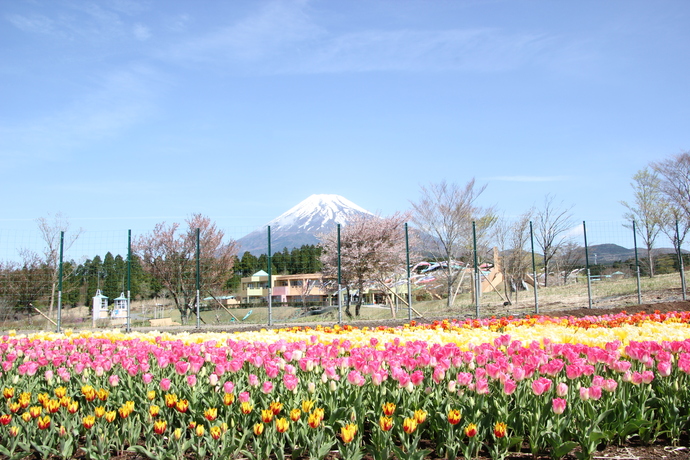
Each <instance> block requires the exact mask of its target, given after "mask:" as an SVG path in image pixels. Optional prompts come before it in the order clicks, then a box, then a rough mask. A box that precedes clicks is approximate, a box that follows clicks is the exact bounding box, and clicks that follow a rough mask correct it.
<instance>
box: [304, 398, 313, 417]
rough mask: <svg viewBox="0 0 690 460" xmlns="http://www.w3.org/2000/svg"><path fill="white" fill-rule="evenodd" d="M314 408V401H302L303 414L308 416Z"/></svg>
mask: <svg viewBox="0 0 690 460" xmlns="http://www.w3.org/2000/svg"><path fill="white" fill-rule="evenodd" d="M313 407H314V401H313V400H311V399H307V400H305V401H302V412H304V413H305V414H308V413H309V412H311V410H312V408H313Z"/></svg>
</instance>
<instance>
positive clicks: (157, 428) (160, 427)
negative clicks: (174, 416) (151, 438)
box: [153, 419, 168, 434]
mask: <svg viewBox="0 0 690 460" xmlns="http://www.w3.org/2000/svg"><path fill="white" fill-rule="evenodd" d="M167 428H168V422H166V421H165V420H161V419H159V420H156V421H155V422H154V423H153V432H154V433H156V434H163V433H165V430H166V429H167Z"/></svg>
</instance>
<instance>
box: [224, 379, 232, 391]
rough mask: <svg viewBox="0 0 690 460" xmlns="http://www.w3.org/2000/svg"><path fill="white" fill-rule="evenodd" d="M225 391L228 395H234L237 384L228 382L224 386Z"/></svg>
mask: <svg viewBox="0 0 690 460" xmlns="http://www.w3.org/2000/svg"><path fill="white" fill-rule="evenodd" d="M223 391H224V392H226V393H232V392H233V391H235V383H234V382H231V381H230V380H228V381H227V382H225V383H224V384H223Z"/></svg>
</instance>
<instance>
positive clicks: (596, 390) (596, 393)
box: [589, 385, 601, 401]
mask: <svg viewBox="0 0 690 460" xmlns="http://www.w3.org/2000/svg"><path fill="white" fill-rule="evenodd" d="M589 397H590V398H591V399H593V400H595V401H598V400H599V399H601V387H600V386H597V385H592V386H591V387H589Z"/></svg>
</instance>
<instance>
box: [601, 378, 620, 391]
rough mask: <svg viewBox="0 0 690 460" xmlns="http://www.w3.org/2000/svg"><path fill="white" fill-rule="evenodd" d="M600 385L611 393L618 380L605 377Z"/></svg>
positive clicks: (614, 389) (616, 386)
mask: <svg viewBox="0 0 690 460" xmlns="http://www.w3.org/2000/svg"><path fill="white" fill-rule="evenodd" d="M601 387H602V388H603V389H604V390H606V391H608V392H609V393H613V392H614V391H616V388H618V382H616V381H615V380H613V379H605V380H604V382H603V383H602V385H601Z"/></svg>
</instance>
